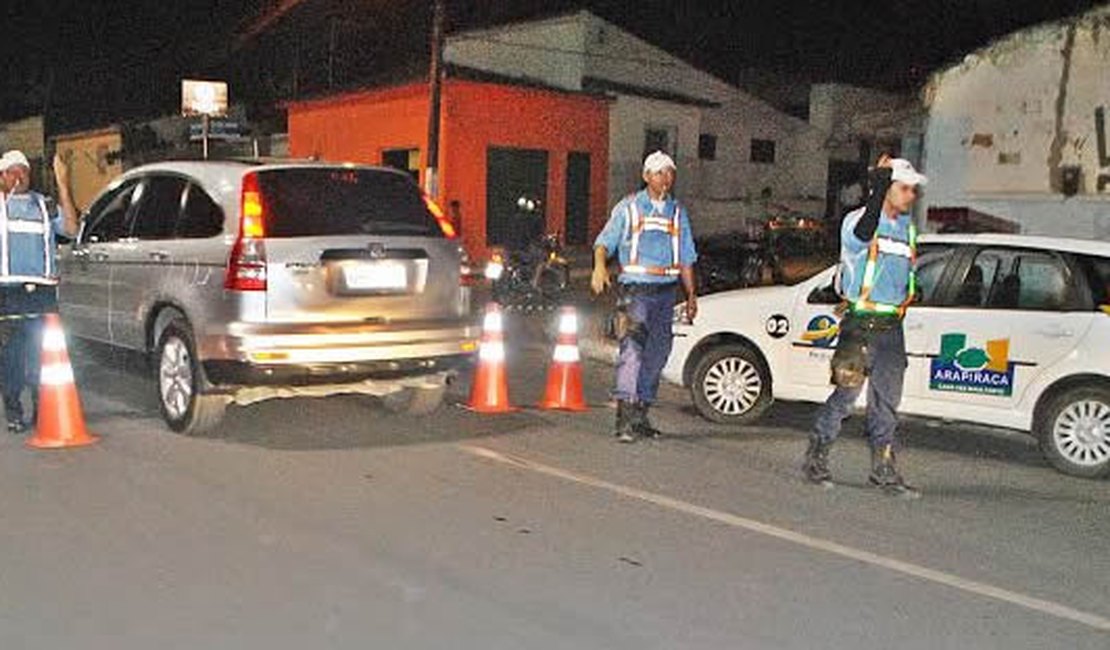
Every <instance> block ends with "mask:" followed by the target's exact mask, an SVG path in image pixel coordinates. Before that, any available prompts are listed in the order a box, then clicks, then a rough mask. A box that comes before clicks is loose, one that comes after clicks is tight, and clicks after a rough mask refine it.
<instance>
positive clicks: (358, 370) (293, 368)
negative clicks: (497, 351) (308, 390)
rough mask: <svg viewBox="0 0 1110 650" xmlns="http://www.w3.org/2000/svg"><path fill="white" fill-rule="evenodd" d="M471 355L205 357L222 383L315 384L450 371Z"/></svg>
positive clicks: (211, 376)
mask: <svg viewBox="0 0 1110 650" xmlns="http://www.w3.org/2000/svg"><path fill="white" fill-rule="evenodd" d="M471 359H472V357H471V355H469V354H461V355H454V356H445V357H428V358H425V359H398V360H393V361H365V362H355V363H331V364H305V365H265V364H253V363H247V362H244V361H205V362H204V364H203V365H204V374H205V376H206V377H207V379H208V381H209V383H211V384H212V385H213V386H215V387H217V388H219V387H220V386H313V385H320V384H342V383H349V382H357V381H363V380H367V379H374V380H390V379H401V378H406V377H419V376H423V375H432V374H436V373H442V372H450V371H453V370H458V369H460V368H463V367H465V366H467V365H468V364H469V363H470V362H471Z"/></svg>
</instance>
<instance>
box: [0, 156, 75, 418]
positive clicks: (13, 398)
mask: <svg viewBox="0 0 1110 650" xmlns="http://www.w3.org/2000/svg"><path fill="white" fill-rule="evenodd" d="M54 175H55V180H56V181H57V184H58V196H59V204H58V205H55V204H54V202H53V200H51V199H50V198H49V197H46V196H43V195H42V194H39V193H38V192H35V191H33V190H31V163H30V161H29V160H28V159H27V156H26V155H24V154H23V152H21V151H17V150H11V151H8V152H5V153H4V155H3V156H0V179H2V181H3V183H2V189H3V192H2V193H0V319H2V320H0V322H2V323H3V324H4V325H5V329H6V333H7V334H8V337H7V343H6V344H5V346H4V349H3V351H2V352H0V370H2V373H3V382H4V385H3V398H4V414H5V417H6V418H7V421H8V430H9V431H11V432H13V433H20V432H22V431H23V430H24V429H25V428H26V426H27V422H25V421H24V419H23V407H22V403H21V396H22V394H23V389H24V387H25V386H26V385H27V383H28V382H27V379H28V375H30V378H31V381H30V386H31V396H32V400H37V399H38V395H37V390H35V388H36V386H37V384H38V380H37V378H38V352H39V339H40V337H41V331H42V321H41V317H42V314H44V313H46V312H48V311H53V310H55V309H56V308H57V292H56V286H57V284H58V272H57V266H56V263H55V250H54V249H55V237H56V236H57V235H59V234H60V235H70V234H71V233H74V232H76V230H77V209H76V207H75V206H74V203H73V199H72V196H71V195H70V192H69V173H68V168H67V166H66V165H65V163H64V162H63V161H62V160H61V158H59V157H57V156H55V157H54ZM28 371H30V373H28ZM32 417H33V416H32Z"/></svg>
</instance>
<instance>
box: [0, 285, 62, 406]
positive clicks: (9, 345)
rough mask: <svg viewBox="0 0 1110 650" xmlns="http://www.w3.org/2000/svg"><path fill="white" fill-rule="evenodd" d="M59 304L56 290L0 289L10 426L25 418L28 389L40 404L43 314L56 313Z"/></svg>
mask: <svg viewBox="0 0 1110 650" xmlns="http://www.w3.org/2000/svg"><path fill="white" fill-rule="evenodd" d="M32 286H34V285H32ZM57 303H58V300H57V292H56V291H55V289H54V288H53V287H42V286H38V287H34V289H33V290H32V291H28V290H27V289H25V288H24V285H15V286H3V285H0V318H3V320H2V321H0V326H2V327H3V330H4V333H5V334H6V337H5V338H6V340H5V341H4V347H3V350H0V379H2V380H3V382H4V385H3V391H2V392H3V397H4V412H5V414H6V417H7V419H8V421H9V422H12V421H15V420H17V419H22V418H23V406H22V403H21V401H20V399H21V397H22V395H23V391H24V389H25V388H30V389H31V399H32V402H33V403H36V404H37V403H38V385H39V369H40V368H39V366H40V363H39V356H40V352H41V349H42V314H45V313H48V312H53V311H57Z"/></svg>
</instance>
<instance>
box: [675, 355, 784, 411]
mask: <svg viewBox="0 0 1110 650" xmlns="http://www.w3.org/2000/svg"><path fill="white" fill-rule="evenodd" d="M690 394H691V396H692V398H693V401H694V406H695V407H696V408H697V409H698V413H700V414H701V416H702V417H704V418H705V419H707V420H711V421H713V422H717V423H719V424H746V423H748V422H752V421H754V420H756V419H758V418H759V417H760V416H761V415H763V412H764V411H766V410H767V408H768V407H769V406H770V405H771V373H770V372H769V371H768V370H767V367H766V365H764V363H763V360H762V359H761V358H760V357H759V354H758V353H757V352H756V351H755V350H753V349H752V348H750V347H749V346H747V345H741V344H738V343H729V344H726V345H718V346H714V347H712V348H710V349H709V350H707V351H706V352H705V353H703V354H702V355H701V358H700V359H698V363H697V365H696V366H694V373H693V381H692V382H691V384H690Z"/></svg>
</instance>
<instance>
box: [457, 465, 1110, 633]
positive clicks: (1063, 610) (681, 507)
mask: <svg viewBox="0 0 1110 650" xmlns="http://www.w3.org/2000/svg"><path fill="white" fill-rule="evenodd" d="M460 448H461V449H462V450H463V451H465V452H466V453H468V454H472V455H474V456H477V457H479V458H484V459H487V460H491V461H494V462H497V463H502V464H504V465H510V466H513V467H516V468H519V469H523V470H527V471H530V472H534V473H537V474H544V475H547V476H552V477H555V478H560V479H563V480H565V481H570V482H573V483H578V484H580V485H587V486H590V487H593V488H598V489H601V490H606V491H608V492H613V493H615V494H619V495H621V496H624V497H627V498H630V499H636V500H638V501H643V502H646V503H650V504H652V505H656V506H659V507H662V508H668V509H670V510H675V511H678V512H682V513H685V514H689V515H694V516H696V517H702V518H704V519H709V520H711V521H716V522H719V523H722V524H727V525H729V526H732V527H734V528H741V529H744V530H747V531H751V532H754V533H759V534H761V535H766V536H768V537H774V538H776V539H781V540H784V541H787V542H791V543H793V544H797V545H798V546H802V547H805V548H809V549H813V550H816V551H823V552H825V553H831V554H833V555H839V556H840V557H845V558H848V559H851V560H856V561H857V562H863V563H864V564H869V565H871V566H875V567H880V568H883V569H887V570H889V571H894V572H897V573H901V574H904V575H908V576H912V577H914V578H919V579H921V580H927V581H929V582H932V583H935V584H939V585H943V586H946V587H950V588H952V589H959V590H960V591H964V592H967V593H970V594H974V595H976V596H981V597H984V598H990V599H993V600H998V601H1001V602H1004V603H1009V604H1011V605H1017V606H1019V607H1024V608H1025V609H1029V610H1033V611H1035V612H1039V613H1042V614H1048V615H1049V616H1053V617H1056V618H1060V619H1064V620H1068V621H1074V622H1076V623H1082V624H1083V625H1086V626H1089V627H1092V628H1094V629H1096V630H1102V631H1106V632H1110V618H1106V617H1105V616H1099V615H1098V614H1091V613H1089V612H1083V611H1080V610H1077V609H1074V608H1072V607H1068V606H1067V605H1061V604H1060V603H1054V602H1052V601H1049V600H1043V599H1041V598H1036V597H1034V596H1029V595H1026V594H1021V593H1018V592H1016V591H1010V590H1009V589H1003V588H1001V587H996V586H994V585H990V584H987V583H985V582H978V581H976V580H969V579H967V578H962V577H960V576H958V575H955V574H952V573H945V572H944V571H937V570H935V569H930V568H928V567H923V566H920V565H917V564H913V563H911V562H904V561H902V560H896V559H894V558H890V557H886V556H884V555H878V554H876V553H871V552H869V551H864V550H860V549H857V548H853V547H851V546H845V545H843V544H838V543H836V542H830V541H828V540H824V539H821V538H819V537H811V536H809V535H805V534H803V533H798V532H795V531H793V530H790V529H788V528H780V527H779V526H773V525H771V524H765V523H763V522H761V521H756V520H755V519H749V518H747V517H741V516H739V515H734V514H731V513H728V512H722V511H720V510H714V509H712V508H706V507H704V506H699V505H696V504H693V503H690V502H688V501H682V500H680V499H675V498H672V497H668V496H664V495H662V494H656V493H654V492H647V491H644V490H639V489H636V488H633V487H628V486H626V485H619V484H616V483H610V482H609V481H604V480H602V479H599V478H594V477H592V476H587V475H585V474H578V473H577V472H572V471H569V470H565V469H560V468H558V467H552V466H550V465H544V464H543V463H537V462H535V461H531V460H528V459H527V458H522V457H520V456H516V455H512V454H505V453H502V452H499V451H494V450H492V449H488V448H486V447H478V446H474V445H460Z"/></svg>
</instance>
